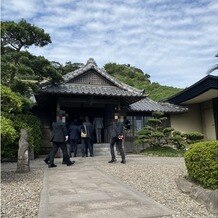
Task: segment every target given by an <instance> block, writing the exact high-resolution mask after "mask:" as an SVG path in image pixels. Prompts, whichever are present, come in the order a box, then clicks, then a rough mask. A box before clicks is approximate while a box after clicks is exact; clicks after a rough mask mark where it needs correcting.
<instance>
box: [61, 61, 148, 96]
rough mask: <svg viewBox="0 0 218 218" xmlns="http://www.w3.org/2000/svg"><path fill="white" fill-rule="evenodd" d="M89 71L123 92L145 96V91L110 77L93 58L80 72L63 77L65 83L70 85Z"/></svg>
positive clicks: (76, 71)
mask: <svg viewBox="0 0 218 218" xmlns="http://www.w3.org/2000/svg"><path fill="white" fill-rule="evenodd" d="M89 70H95V71H96V72H97V73H99V74H100V75H101V76H102V77H104V78H105V79H107V80H108V81H109V82H111V83H112V84H114V85H115V86H117V87H119V88H121V89H123V90H126V91H129V92H133V93H135V94H141V95H142V94H144V90H139V89H136V88H134V87H131V86H129V85H127V84H125V83H122V82H121V81H119V80H118V79H116V78H115V77H113V76H111V75H109V74H108V73H107V72H106V70H105V69H104V68H99V67H98V66H97V64H96V62H95V60H94V59H93V58H90V59H89V60H88V61H87V63H86V65H85V66H84V67H81V68H79V69H78V70H75V71H73V72H70V73H67V74H65V75H64V76H63V79H64V82H65V83H69V82H70V81H71V80H73V79H75V78H76V77H79V76H81V75H82V74H85V73H86V72H87V71H89Z"/></svg>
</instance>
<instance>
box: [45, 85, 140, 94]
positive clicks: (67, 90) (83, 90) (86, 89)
mask: <svg viewBox="0 0 218 218" xmlns="http://www.w3.org/2000/svg"><path fill="white" fill-rule="evenodd" d="M44 90H45V92H46V93H60V94H82V95H104V96H124V97H125V96H143V95H142V94H139V93H136V92H131V91H127V90H123V89H120V88H118V87H115V86H94V85H81V84H60V85H58V86H51V85H50V86H46V87H44V88H42V90H41V92H44Z"/></svg>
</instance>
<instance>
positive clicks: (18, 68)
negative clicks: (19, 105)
mask: <svg viewBox="0 0 218 218" xmlns="http://www.w3.org/2000/svg"><path fill="white" fill-rule="evenodd" d="M1 25H2V29H1V48H2V50H1V52H2V55H1V62H2V83H3V84H5V85H7V86H10V87H11V88H12V89H14V87H15V86H16V83H17V81H18V80H19V84H21V83H22V81H21V80H22V79H23V78H25V77H31V78H35V79H36V80H38V82H40V81H42V80H44V79H47V80H51V82H53V83H57V82H59V81H60V80H61V78H62V77H61V71H60V70H58V69H56V68H55V67H54V66H53V65H52V63H51V62H50V61H49V60H47V59H46V58H44V57H43V56H35V55H33V54H31V53H30V52H28V51H27V49H28V48H29V47H30V46H32V45H35V46H39V47H43V46H45V45H47V44H49V43H51V38H50V36H49V34H48V33H45V31H44V30H43V29H41V28H39V27H36V26H34V25H31V24H30V23H27V22H26V21H25V20H23V19H22V20H21V21H20V22H18V23H15V22H14V21H5V22H1ZM23 49H25V50H23ZM16 91H17V90H16Z"/></svg>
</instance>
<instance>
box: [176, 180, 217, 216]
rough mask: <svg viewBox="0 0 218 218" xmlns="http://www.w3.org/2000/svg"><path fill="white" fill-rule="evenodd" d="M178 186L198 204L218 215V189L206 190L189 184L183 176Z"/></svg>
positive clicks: (177, 181) (178, 181)
mask: <svg viewBox="0 0 218 218" xmlns="http://www.w3.org/2000/svg"><path fill="white" fill-rule="evenodd" d="M176 184H177V186H178V188H179V189H180V190H181V191H182V192H183V193H186V194H188V195H190V197H192V198H194V199H195V200H197V201H198V202H200V203H203V204H204V205H205V206H206V208H207V210H208V211H209V212H211V213H213V214H215V215H218V189H216V190H206V189H204V188H202V187H200V186H197V185H195V184H194V183H191V182H189V181H188V180H187V179H185V178H184V177H183V176H180V177H179V178H177V180H176Z"/></svg>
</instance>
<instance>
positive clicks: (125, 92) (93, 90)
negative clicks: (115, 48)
mask: <svg viewBox="0 0 218 218" xmlns="http://www.w3.org/2000/svg"><path fill="white" fill-rule="evenodd" d="M89 70H95V71H96V72H97V73H98V74H100V75H101V76H103V77H104V78H105V79H107V80H108V81H110V82H111V83H112V85H111V86H104V85H89V84H75V83H71V82H70V81H71V80H73V79H75V78H76V77H78V76H80V75H82V74H84V73H86V72H88V71H89ZM63 79H64V82H63V83H61V84H59V85H51V84H44V85H43V84H42V85H41V90H40V92H41V93H56V94H59V93H60V94H84V95H86V94H87V95H105V96H123V97H128V96H130V97H138V99H136V101H137V100H139V99H142V98H143V97H146V95H145V94H144V90H139V89H136V88H133V87H131V86H129V85H127V84H125V83H122V82H120V81H119V80H117V79H116V78H114V77H113V76H111V75H109V74H108V73H107V72H106V70H105V69H103V68H99V67H98V66H97V64H96V63H95V61H94V59H92V58H90V59H89V60H88V61H87V63H86V65H85V66H83V67H81V68H79V69H78V70H75V71H73V72H70V73H67V74H66V75H64V76H63ZM133 102H134V101H133Z"/></svg>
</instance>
